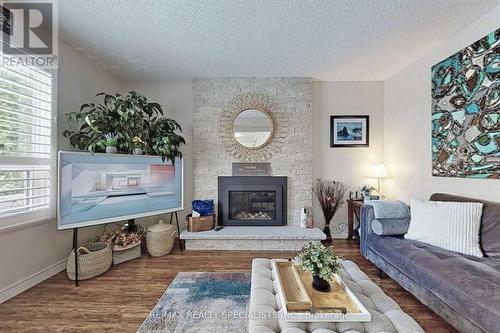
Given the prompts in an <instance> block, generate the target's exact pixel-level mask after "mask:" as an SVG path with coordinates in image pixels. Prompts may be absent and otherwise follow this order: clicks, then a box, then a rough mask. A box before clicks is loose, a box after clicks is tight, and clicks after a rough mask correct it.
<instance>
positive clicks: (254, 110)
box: [219, 93, 288, 162]
mask: <svg viewBox="0 0 500 333" xmlns="http://www.w3.org/2000/svg"><path fill="white" fill-rule="evenodd" d="M287 125H288V118H287V116H286V114H285V113H284V112H283V111H282V110H281V109H280V108H279V107H278V105H276V104H275V102H274V99H273V98H272V97H271V96H269V95H267V94H259V93H247V94H242V95H238V96H236V97H235V98H233V99H232V100H231V101H230V102H229V103H228V104H227V105H226V106H225V107H224V109H223V110H222V112H221V113H220V116H219V140H220V142H221V143H222V144H223V145H224V147H225V149H226V151H227V152H228V153H229V154H230V155H231V156H233V157H235V158H237V159H238V160H240V161H243V162H264V161H268V160H269V159H270V158H271V157H272V155H273V154H276V153H277V152H279V151H280V148H281V145H282V144H283V142H284V141H285V136H286V133H287V128H288V126H287Z"/></svg>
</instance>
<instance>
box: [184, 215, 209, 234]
mask: <svg viewBox="0 0 500 333" xmlns="http://www.w3.org/2000/svg"><path fill="white" fill-rule="evenodd" d="M214 226H215V215H208V216H200V217H192V216H191V214H189V215H188V216H186V229H187V231H189V232H198V231H207V230H212V229H213V228H214Z"/></svg>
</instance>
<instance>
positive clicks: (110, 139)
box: [104, 133, 118, 154]
mask: <svg viewBox="0 0 500 333" xmlns="http://www.w3.org/2000/svg"><path fill="white" fill-rule="evenodd" d="M104 145H105V146H106V154H116V153H117V152H118V149H117V148H116V146H117V145H118V140H117V138H116V136H115V135H114V134H113V133H106V134H104Z"/></svg>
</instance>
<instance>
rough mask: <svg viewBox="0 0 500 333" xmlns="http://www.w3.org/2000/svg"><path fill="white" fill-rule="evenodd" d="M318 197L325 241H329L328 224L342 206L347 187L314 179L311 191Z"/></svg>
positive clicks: (330, 237)
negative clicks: (322, 217) (323, 218)
mask: <svg viewBox="0 0 500 333" xmlns="http://www.w3.org/2000/svg"><path fill="white" fill-rule="evenodd" d="M313 191H314V193H315V194H316V196H317V197H318V200H319V204H320V206H321V210H322V211H323V216H324V217H325V228H324V229H323V232H324V233H325V234H326V240H327V241H331V240H332V236H331V232H330V222H331V220H332V218H333V216H334V215H335V213H337V211H338V209H339V208H340V207H341V206H342V205H343V204H344V199H345V196H346V193H347V186H346V185H344V184H342V183H341V182H337V181H334V180H322V179H316V183H315V185H314V189H313Z"/></svg>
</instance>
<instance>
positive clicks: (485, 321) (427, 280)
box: [360, 193, 500, 333]
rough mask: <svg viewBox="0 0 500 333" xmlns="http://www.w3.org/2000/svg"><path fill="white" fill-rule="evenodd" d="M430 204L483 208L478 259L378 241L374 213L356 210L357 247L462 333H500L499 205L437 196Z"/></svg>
mask: <svg viewBox="0 0 500 333" xmlns="http://www.w3.org/2000/svg"><path fill="white" fill-rule="evenodd" d="M431 200H435V201H476V202H483V204H484V206H483V216H482V221H481V235H480V237H481V247H482V250H483V253H484V254H485V257H483V258H477V257H471V256H466V255H462V254H459V253H455V252H451V251H446V250H443V249H440V248H438V247H434V246H431V245H426V244H423V243H420V242H416V241H412V240H407V239H404V236H403V235H395V236H394V235H393V236H379V235H376V234H375V233H374V232H373V229H372V227H371V224H372V221H373V220H374V219H375V217H374V210H373V207H371V206H369V205H364V206H363V207H362V208H361V226H360V229H361V234H360V246H361V252H362V254H363V256H365V257H366V258H367V259H368V260H370V261H371V262H373V263H374V264H375V265H376V266H377V267H378V268H379V269H381V270H382V271H383V272H385V273H386V274H387V275H388V276H390V277H391V278H392V279H393V280H395V281H396V282H398V283H399V284H400V285H401V286H402V287H403V288H405V289H406V290H408V291H409V292H410V293H412V294H413V295H414V296H415V297H417V298H418V299H419V300H420V301H421V302H422V303H424V304H425V305H427V306H428V307H430V308H431V309H432V310H434V311H435V312H436V313H437V314H439V315H440V316H441V317H443V318H444V319H445V320H447V321H448V322H449V323H450V324H451V325H453V326H454V327H455V328H456V329H458V330H459V331H461V332H463V333H477V332H488V333H493V332H500V203H493V202H485V201H481V200H476V199H471V198H465V197H458V196H453V195H448V194H442V193H436V194H433V195H432V196H431Z"/></svg>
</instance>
